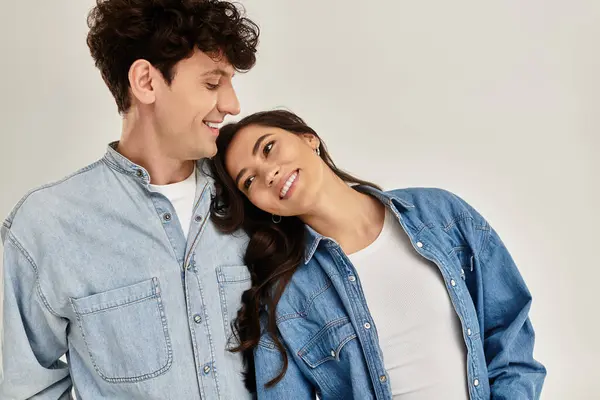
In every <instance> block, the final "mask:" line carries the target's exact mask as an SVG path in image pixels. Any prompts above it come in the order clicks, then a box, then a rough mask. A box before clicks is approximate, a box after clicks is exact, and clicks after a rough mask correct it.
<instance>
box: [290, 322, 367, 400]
mask: <svg viewBox="0 0 600 400" xmlns="http://www.w3.org/2000/svg"><path fill="white" fill-rule="evenodd" d="M298 356H299V357H300V358H301V359H302V361H303V362H304V363H305V364H306V365H307V366H308V368H309V370H310V371H311V372H312V374H313V376H314V379H315V381H316V382H317V385H318V386H319V391H320V392H321V393H322V394H323V395H324V396H325V397H331V398H345V397H346V396H347V395H348V393H347V392H346V391H347V390H348V389H349V388H351V387H352V379H351V377H352V374H353V373H356V372H357V370H359V369H360V368H363V369H364V368H366V366H364V361H363V356H362V353H361V349H360V345H359V343H358V340H357V337H356V332H355V331H354V328H353V326H352V324H351V323H350V320H349V319H348V318H347V317H343V318H339V319H337V320H334V321H332V322H329V323H328V324H327V325H326V326H325V327H323V328H322V329H321V330H320V331H319V332H317V333H316V334H315V335H314V336H313V337H312V338H311V339H310V340H309V341H308V342H307V343H306V345H304V346H303V347H302V348H301V349H300V350H299V351H298ZM365 371H366V370H365Z"/></svg>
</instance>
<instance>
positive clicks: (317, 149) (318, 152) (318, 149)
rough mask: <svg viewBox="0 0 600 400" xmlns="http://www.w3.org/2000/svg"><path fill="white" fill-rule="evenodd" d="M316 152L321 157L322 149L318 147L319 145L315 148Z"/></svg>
mask: <svg viewBox="0 0 600 400" xmlns="http://www.w3.org/2000/svg"><path fill="white" fill-rule="evenodd" d="M315 153H317V155H318V156H319V157H321V149H320V148H318V147H317V148H316V149H315Z"/></svg>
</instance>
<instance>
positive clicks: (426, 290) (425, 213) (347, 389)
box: [213, 111, 545, 400]
mask: <svg viewBox="0 0 600 400" xmlns="http://www.w3.org/2000/svg"><path fill="white" fill-rule="evenodd" d="M217 146H218V149H219V152H218V154H217V156H216V157H215V158H214V160H213V168H214V172H215V175H216V180H217V184H218V187H219V189H218V191H217V198H216V199H215V202H214V204H213V219H214V220H215V222H216V223H217V224H219V226H220V227H221V228H222V229H223V230H224V231H226V232H233V231H235V230H236V229H239V228H243V229H244V230H245V231H246V232H247V234H248V235H249V237H250V242H249V245H248V250H247V253H246V257H245V260H246V264H247V266H248V268H249V270H250V273H251V277H252V287H251V288H250V289H249V290H248V291H246V292H245V293H244V295H243V298H242V302H243V305H242V308H241V310H240V311H239V313H238V318H237V320H236V321H235V327H234V328H235V329H234V331H235V332H236V334H237V339H238V341H239V342H238V344H239V345H238V346H237V347H236V348H234V349H233V351H241V352H243V355H244V358H245V361H246V363H247V364H246V365H247V368H248V371H247V374H246V385H247V387H248V388H249V389H250V390H251V391H256V393H257V394H258V398H259V399H263V398H264V399H283V398H293V399H311V398H314V396H315V394H318V395H319V397H320V398H321V399H361V400H362V399H392V398H393V399H442V398H443V399H468V398H471V399H489V398H490V397H493V398H494V399H511V400H515V399H537V398H538V397H539V395H540V390H541V386H542V383H543V380H544V376H545V369H544V367H543V366H542V365H541V364H539V363H538V362H537V361H535V360H534V359H533V357H532V351H533V344H534V333H533V330H532V327H531V323H530V321H529V318H528V315H527V314H528V311H529V307H530V304H531V296H530V294H529V292H528V290H527V288H526V286H525V284H524V282H523V280H522V278H521V276H520V275H519V272H518V270H517V267H516V266H515V264H514V262H513V260H512V259H511V257H510V255H509V253H508V252H507V250H506V249H505V247H504V246H503V244H502V242H501V240H500V239H499V237H498V236H497V235H496V233H495V232H494V231H493V230H492V229H491V228H490V226H489V225H488V224H487V222H486V221H485V220H484V219H483V218H482V217H481V216H480V215H479V214H478V213H477V212H476V211H475V210H474V209H473V208H471V207H470V206H469V205H468V204H467V203H465V202H464V201H463V200H461V199H460V198H458V197H456V196H455V195H453V194H451V193H448V192H445V191H442V190H438V189H401V190H395V191H391V192H382V191H381V190H379V189H378V188H377V186H375V185H373V184H370V183H368V182H364V181H362V180H360V179H357V178H355V177H353V176H352V175H349V174H347V173H344V172H342V171H341V170H339V169H338V168H337V167H336V166H335V164H334V163H333V161H332V160H331V158H330V157H329V155H328V153H327V150H326V148H325V145H324V143H323V141H322V140H321V139H320V138H319V136H318V135H317V133H316V132H315V131H314V130H312V129H311V128H310V127H309V126H307V125H306V124H305V123H304V121H303V120H302V119H300V118H299V117H298V116H296V115H294V114H292V113H290V112H286V111H270V112H261V113H257V114H254V115H251V116H249V117H246V118H244V119H242V120H241V121H240V122H238V123H236V124H230V125H227V126H224V127H223V128H222V129H221V131H220V135H219V138H218V140H217Z"/></svg>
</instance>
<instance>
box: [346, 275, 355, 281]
mask: <svg viewBox="0 0 600 400" xmlns="http://www.w3.org/2000/svg"><path fill="white" fill-rule="evenodd" d="M348 280H349V281H350V282H354V281H355V280H356V277H355V276H354V275H350V276H349V277H348Z"/></svg>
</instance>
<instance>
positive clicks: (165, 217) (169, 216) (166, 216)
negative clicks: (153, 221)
mask: <svg viewBox="0 0 600 400" xmlns="http://www.w3.org/2000/svg"><path fill="white" fill-rule="evenodd" d="M163 219H164V220H165V221H170V220H171V214H170V213H165V215H163Z"/></svg>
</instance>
